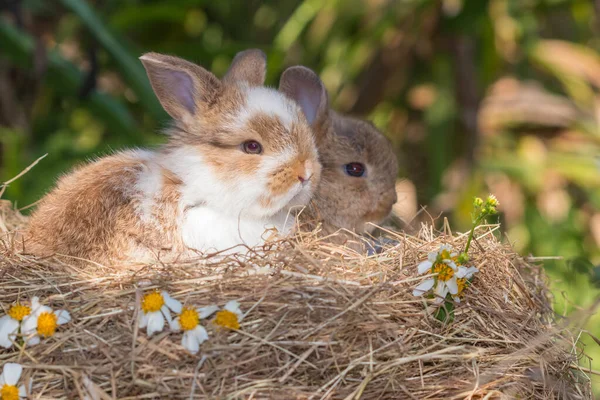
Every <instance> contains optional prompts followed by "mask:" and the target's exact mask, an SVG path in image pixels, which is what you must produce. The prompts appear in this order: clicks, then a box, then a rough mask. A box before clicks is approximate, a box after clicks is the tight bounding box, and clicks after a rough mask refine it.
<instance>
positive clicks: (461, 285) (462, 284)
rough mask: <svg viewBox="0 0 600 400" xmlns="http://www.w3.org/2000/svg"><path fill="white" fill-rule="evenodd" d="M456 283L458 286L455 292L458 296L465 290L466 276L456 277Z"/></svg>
mask: <svg viewBox="0 0 600 400" xmlns="http://www.w3.org/2000/svg"><path fill="white" fill-rule="evenodd" d="M456 285H457V286H458V293H457V294H458V295H459V296H460V295H461V294H462V292H463V290H465V287H467V278H458V279H457V280H456Z"/></svg>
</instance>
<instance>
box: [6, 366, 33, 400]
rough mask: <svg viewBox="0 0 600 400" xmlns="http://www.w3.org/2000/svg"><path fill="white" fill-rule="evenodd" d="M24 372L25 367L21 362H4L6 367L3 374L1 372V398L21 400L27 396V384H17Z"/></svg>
mask: <svg viewBox="0 0 600 400" xmlns="http://www.w3.org/2000/svg"><path fill="white" fill-rule="evenodd" d="M22 372H23V367H22V366H21V365H20V364H16V363H6V364H4V369H3V370H2V374H0V399H2V400H19V399H25V398H27V391H26V390H25V385H20V386H17V383H18V382H19V378H21V373H22ZM30 383H31V382H30ZM30 388H31V387H30Z"/></svg>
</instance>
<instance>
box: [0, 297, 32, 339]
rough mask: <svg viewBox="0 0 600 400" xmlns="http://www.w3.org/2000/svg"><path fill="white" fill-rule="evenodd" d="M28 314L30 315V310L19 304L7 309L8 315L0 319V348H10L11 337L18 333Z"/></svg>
mask: <svg viewBox="0 0 600 400" xmlns="http://www.w3.org/2000/svg"><path fill="white" fill-rule="evenodd" d="M29 314H31V308H30V307H27V306H24V305H22V304H20V303H16V304H14V305H13V306H12V307H11V308H9V309H8V313H6V315H5V316H3V317H2V318H0V346H2V347H4V348H7V349H8V348H10V347H12V345H13V341H12V340H11V337H14V336H15V335H16V334H17V333H18V332H19V328H20V327H21V323H22V321H23V319H24V318H25V317H27V316H28V315H29Z"/></svg>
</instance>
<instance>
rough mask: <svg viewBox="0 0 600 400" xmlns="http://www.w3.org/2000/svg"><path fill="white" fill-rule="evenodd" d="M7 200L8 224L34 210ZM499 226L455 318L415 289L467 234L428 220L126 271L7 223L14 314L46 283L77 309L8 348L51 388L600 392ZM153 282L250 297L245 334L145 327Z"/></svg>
mask: <svg viewBox="0 0 600 400" xmlns="http://www.w3.org/2000/svg"><path fill="white" fill-rule="evenodd" d="M7 207H8V206H7V205H6V204H4V206H3V207H2V209H1V211H0V226H4V227H6V230H7V231H8V230H13V229H15V228H17V227H18V226H20V225H21V224H22V223H24V218H23V217H21V216H20V215H19V214H18V213H16V212H13V211H10V210H8V208H7ZM493 230H494V227H482V228H481V229H479V231H478V235H477V239H476V245H475V246H473V253H472V260H473V262H474V264H475V265H476V266H478V267H479V268H480V269H481V272H480V273H479V274H478V276H477V277H476V280H475V281H474V284H473V285H472V286H471V287H470V288H469V289H468V290H467V293H466V297H465V299H464V301H463V302H462V303H461V304H460V305H458V306H457V308H456V318H455V321H454V322H452V323H451V324H448V325H444V324H442V323H440V322H439V321H437V320H435V319H434V318H433V317H432V316H431V314H430V313H428V312H427V311H426V309H425V307H424V306H425V305H426V303H425V301H424V300H423V299H420V298H415V297H413V296H412V293H411V291H412V287H413V286H415V285H416V284H417V283H418V282H419V278H417V277H416V265H417V263H418V262H419V261H422V260H423V259H424V258H425V257H426V255H427V253H428V252H429V251H432V250H435V249H437V247H438V246H439V244H440V243H450V244H452V245H454V246H456V247H457V248H460V247H461V246H464V242H465V236H464V235H462V236H452V235H440V236H436V235H434V233H433V231H432V229H431V228H423V229H422V231H421V232H420V234H419V235H418V236H407V235H402V234H400V233H396V232H391V231H390V232H389V233H388V235H389V236H390V237H393V238H394V239H396V240H397V241H399V244H398V245H395V246H388V247H387V248H386V249H385V250H384V252H383V253H382V254H379V255H376V256H371V257H366V256H363V255H359V254H358V253H355V252H353V251H351V250H348V249H346V248H344V247H341V246H338V245H331V244H326V243H325V242H323V241H321V240H320V239H318V238H317V237H316V236H315V235H314V234H305V235H302V236H298V237H297V238H294V239H293V240H288V241H284V242H279V243H276V244H273V245H271V246H270V248H268V249H265V251H264V252H262V253H261V254H254V255H252V256H250V258H248V259H241V258H236V257H230V258H228V259H226V260H224V261H219V262H216V261H215V260H214V259H211V258H210V257H209V258H202V259H198V260H195V261H193V262H187V263H180V264H163V263H156V264H154V265H146V266H142V267H135V268H134V267H131V268H120V269H114V268H110V267H104V266H100V265H95V264H91V263H90V264H88V265H86V266H85V267H82V266H75V265H72V264H70V263H69V262H65V261H64V259H63V260H62V261H61V260H58V259H51V258H49V259H35V258H33V257H31V256H28V255H26V254H23V253H22V252H18V251H16V249H17V248H19V246H17V244H16V243H15V241H14V240H12V235H11V234H9V233H1V234H2V235H3V236H2V238H1V239H0V286H1V290H0V303H1V305H2V307H3V308H4V309H5V311H6V310H7V308H8V307H9V306H10V305H11V304H12V303H13V302H15V301H17V300H24V301H27V300H29V299H31V297H32V296H34V295H36V296H40V297H41V298H43V299H46V300H47V301H48V303H49V304H50V305H51V306H53V307H56V308H64V309H67V310H69V311H70V312H71V314H72V316H73V321H72V322H71V323H70V324H68V325H65V326H62V327H60V329H59V332H58V333H57V334H56V335H55V336H54V337H52V338H50V339H48V340H46V341H45V342H43V344H41V345H38V346H33V347H27V348H19V349H11V350H1V351H0V360H2V362H6V361H14V362H19V363H22V364H23V365H24V366H25V374H24V376H25V377H26V378H28V377H29V378H32V379H33V393H34V394H35V396H40V398H62V399H67V398H69V399H70V398H76V397H78V396H82V395H83V394H84V393H86V391H87V392H88V393H89V392H92V393H93V396H92V397H91V398H94V399H113V398H119V399H128V398H129V399H130V398H145V399H149V398H172V399H188V398H189V399H204V398H211V399H212V398H223V399H237V398H252V399H265V398H269V399H309V398H310V399H348V400H350V399H400V398H406V399H409V398H410V399H425V398H427V399H463V398H469V399H499V398H515V397H520V398H541V399H551V398H577V399H580V398H581V399H583V398H590V396H591V395H590V380H589V378H588V377H587V376H586V374H585V373H583V372H582V371H581V370H579V369H578V368H577V363H578V361H579V360H578V358H580V357H582V353H581V350H580V349H578V347H577V346H576V343H575V340H574V338H573V335H572V333H571V332H570V330H569V329H568V326H567V324H566V323H564V321H557V320H556V318H555V315H554V314H553V312H552V309H551V306H550V302H549V296H548V292H547V288H546V283H545V278H544V275H543V273H542V270H541V269H540V268H539V267H537V266H535V265H531V264H528V263H527V262H525V261H524V260H523V259H522V258H521V257H519V256H518V255H517V254H515V252H514V251H513V250H512V249H511V248H510V247H509V246H506V245H504V244H501V243H500V242H499V241H498V240H497V239H496V238H495V237H494V235H493V232H492V231H493ZM3 232H6V231H3ZM152 288H162V289H166V290H168V291H169V293H170V294H171V295H172V296H174V297H176V298H178V299H179V300H181V301H182V302H184V303H186V304H189V305H195V306H203V305H209V304H219V305H223V304H224V303H225V302H227V301H228V300H232V299H237V300H239V301H240V303H241V305H242V309H243V310H244V311H245V312H246V316H245V318H244V320H243V322H242V326H241V329H240V330H239V331H237V332H233V331H223V330H218V329H215V327H214V326H213V325H212V324H211V323H210V322H209V321H204V325H205V326H206V327H207V329H208V330H209V334H210V336H211V339H210V340H209V341H208V342H206V343H204V344H203V345H202V347H201V352H200V353H199V355H197V356H191V355H189V354H188V353H187V352H186V351H185V350H184V349H183V348H182V347H181V345H180V342H181V334H175V333H170V332H168V331H167V330H165V331H163V332H162V333H160V334H157V335H155V336H153V337H151V338H148V337H147V336H146V335H145V332H144V331H142V330H139V329H137V328H136V324H135V323H134V321H135V320H136V319H135V318H136V317H135V315H136V310H137V308H138V307H137V306H136V304H137V302H138V301H139V296H140V295H141V292H142V290H149V289H152ZM136 299H138V300H136ZM36 398H37V397H36Z"/></svg>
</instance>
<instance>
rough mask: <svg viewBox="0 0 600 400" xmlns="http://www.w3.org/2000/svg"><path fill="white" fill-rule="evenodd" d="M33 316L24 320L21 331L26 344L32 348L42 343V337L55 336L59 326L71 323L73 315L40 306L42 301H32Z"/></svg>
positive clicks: (34, 299)
mask: <svg viewBox="0 0 600 400" xmlns="http://www.w3.org/2000/svg"><path fill="white" fill-rule="evenodd" d="M31 310H32V311H31V314H29V315H28V316H26V317H25V318H23V324H22V325H21V331H22V333H23V335H24V336H27V338H26V339H25V341H26V343H27V344H28V345H30V346H32V345H35V344H38V343H40V337H50V336H54V333H55V332H56V328H57V327H58V326H59V325H63V324H66V323H67V322H69V321H71V315H70V314H69V312H68V311H66V310H57V311H54V310H52V309H51V308H50V307H48V306H43V305H41V304H40V299H39V298H38V297H34V298H33V299H31Z"/></svg>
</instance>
